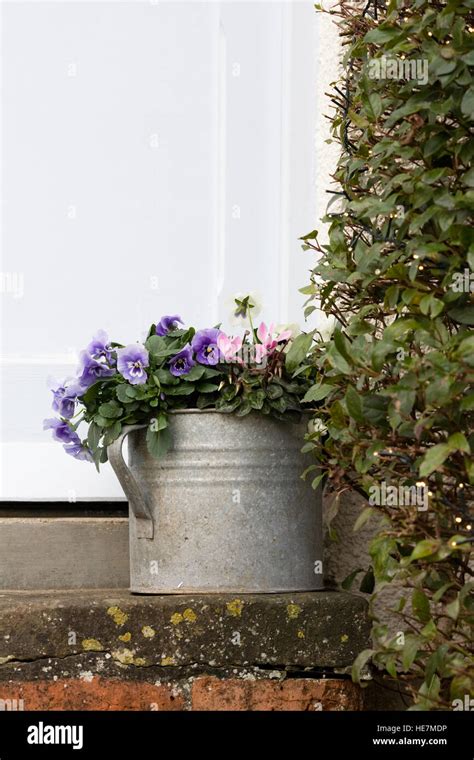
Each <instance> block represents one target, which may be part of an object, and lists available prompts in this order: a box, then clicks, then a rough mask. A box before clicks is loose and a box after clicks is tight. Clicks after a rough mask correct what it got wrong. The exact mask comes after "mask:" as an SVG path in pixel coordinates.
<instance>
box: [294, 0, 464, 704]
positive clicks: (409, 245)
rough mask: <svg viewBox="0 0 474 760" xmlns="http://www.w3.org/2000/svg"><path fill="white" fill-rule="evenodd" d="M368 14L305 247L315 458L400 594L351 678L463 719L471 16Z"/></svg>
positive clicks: (421, 1) (359, 14)
mask: <svg viewBox="0 0 474 760" xmlns="http://www.w3.org/2000/svg"><path fill="white" fill-rule="evenodd" d="M362 8H363V6H362V5H360V4H357V3H351V2H342V3H341V4H340V6H339V8H338V10H337V12H336V15H337V16H338V24H339V25H340V32H341V35H342V40H343V43H344V53H345V55H344V72H345V74H344V78H343V79H342V81H340V82H339V83H337V84H336V86H335V90H334V94H333V103H334V104H335V106H336V110H335V113H334V115H333V120H332V124H333V137H334V139H336V140H337V141H338V142H340V144H341V148H342V150H341V156H340V160H339V162H338V165H337V169H336V172H335V175H334V176H335V179H336V180H337V182H338V183H339V185H340V187H339V188H338V190H339V191H340V192H339V194H338V195H336V196H335V200H336V202H335V203H334V202H333V203H332V205H331V204H330V207H329V210H328V215H327V217H326V221H328V222H329V240H328V243H327V245H322V244H320V243H319V242H318V236H317V232H316V231H313V232H312V233H310V234H309V235H306V236H305V237H304V238H303V240H304V248H306V249H314V250H315V251H317V252H318V254H320V258H319V259H318V262H317V266H316V267H315V269H314V271H313V274H312V278H311V284H310V285H309V286H308V287H306V288H304V289H303V292H305V293H306V294H307V295H308V296H309V300H308V306H307V314H309V313H310V312H311V311H312V310H313V309H314V308H315V307H316V305H317V303H316V301H319V302H320V303H321V308H323V310H324V311H325V312H326V313H327V314H331V315H333V316H334V317H335V318H336V319H337V328H336V330H335V332H334V334H333V336H332V338H331V339H330V340H329V341H327V342H325V343H323V342H322V341H321V342H320V343H319V344H318V347H317V349H316V351H315V363H316V366H317V368H318V370H319V372H320V375H319V377H320V380H319V382H318V383H317V384H316V386H314V388H313V389H312V390H311V391H310V392H309V395H310V397H311V398H312V399H313V400H314V401H318V403H320V404H321V406H320V407H319V408H318V409H317V415H318V417H319V418H320V419H321V421H322V423H323V425H324V426H325V428H326V430H324V428H323V432H321V431H319V432H315V433H314V434H313V435H312V437H311V441H312V444H313V446H314V448H315V452H316V454H317V456H318V457H319V458H320V460H321V462H322V468H323V473H324V477H325V479H326V480H327V482H328V485H329V487H330V489H332V490H333V491H335V492H338V491H341V490H343V489H345V488H347V487H348V486H350V487H352V488H353V489H355V490H356V491H359V492H360V493H362V494H364V495H365V496H366V497H367V498H369V502H370V504H371V505H369V506H368V507H366V508H365V509H364V511H363V512H362V513H361V515H360V517H359V519H358V521H357V522H358V526H360V525H362V524H363V523H364V522H366V521H367V520H368V519H370V518H371V516H372V515H374V514H378V515H380V514H381V515H382V516H383V518H384V519H383V527H382V528H381V529H380V530H378V531H377V534H376V536H375V538H374V539H373V541H372V543H371V546H370V550H369V551H370V555H371V558H372V565H371V567H370V568H369V571H368V574H367V575H366V576H365V578H364V582H363V589H364V590H367V589H369V590H371V587H373V586H374V590H373V598H374V599H375V598H377V594H378V592H379V591H380V590H381V589H382V588H384V587H387V585H388V584H393V583H394V582H398V583H400V584H401V585H402V588H403V593H402V596H401V599H400V602H399V604H397V613H398V615H399V616H400V630H399V631H398V632H396V633H394V632H393V631H392V632H389V630H388V629H387V626H386V625H384V624H383V623H381V622H380V621H379V620H377V619H376V618H375V619H374V625H373V648H372V649H371V650H369V651H366V652H363V653H362V654H361V655H360V656H359V658H358V659H357V661H356V663H355V665H354V677H355V678H356V679H359V677H360V673H361V670H362V669H363V666H364V665H365V663H367V662H368V661H371V662H372V664H373V665H374V666H375V667H376V668H379V669H380V670H382V671H384V672H386V673H388V674H389V676H390V677H391V678H394V679H397V681H399V682H401V683H402V685H403V690H404V691H405V692H406V693H407V694H409V695H410V696H411V697H412V707H413V708H414V709H452V708H453V707H454V708H455V709H462V708H461V707H460V706H459V705H460V702H455V701H454V700H461V701H462V700H464V699H465V696H466V695H469V694H472V692H473V689H474V666H473V650H472V640H473V637H472V623H473V620H474V600H473V589H474V583H473V571H472V565H470V562H469V559H470V552H471V548H472V535H473V534H472V526H471V516H470V514H472V513H471V512H470V510H471V508H472V505H473V501H474V459H473V456H472V452H473V451H474V331H473V329H472V326H473V325H474V295H473V291H474V229H473V215H472V210H473V205H474V189H473V188H474V163H473V156H474V140H473V127H474V122H473V118H474V72H473V65H474V46H473V40H474V34H473V33H474V0H446V1H445V2H428V1H427V0H410V2H404V1H403V0H391V2H388V3H386V4H383V3H375V2H369V3H368V4H367V6H366V7H365V9H364V10H362ZM400 75H401V76H400ZM377 77H379V78H377ZM382 77H384V78H382ZM310 446H311V444H307V448H308V447H310ZM350 580H351V579H350ZM350 580H348V582H347V584H346V586H348V585H349V583H350ZM374 584H375V585H374Z"/></svg>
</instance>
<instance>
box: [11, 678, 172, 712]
mask: <svg viewBox="0 0 474 760" xmlns="http://www.w3.org/2000/svg"><path fill="white" fill-rule="evenodd" d="M0 699H17V700H18V699H23V701H24V709H25V710H183V709H184V699H183V696H182V695H181V694H179V693H177V691H176V690H175V689H174V688H173V684H170V685H165V684H160V685H159V686H155V685H154V684H150V683H141V682H136V681H135V682H132V681H119V680H114V679H106V678H101V677H100V676H95V677H94V678H92V680H90V681H86V680H83V679H78V678H68V679H58V680H57V681H20V682H11V683H9V684H5V683H2V684H0Z"/></svg>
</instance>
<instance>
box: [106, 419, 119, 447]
mask: <svg viewBox="0 0 474 760" xmlns="http://www.w3.org/2000/svg"><path fill="white" fill-rule="evenodd" d="M121 432H122V424H121V423H120V422H119V421H118V420H116V421H115V422H114V424H113V425H111V426H110V427H108V428H107V430H106V431H105V434H104V446H110V444H111V443H113V442H114V441H115V440H116V439H117V438H118V437H119V435H120V433H121Z"/></svg>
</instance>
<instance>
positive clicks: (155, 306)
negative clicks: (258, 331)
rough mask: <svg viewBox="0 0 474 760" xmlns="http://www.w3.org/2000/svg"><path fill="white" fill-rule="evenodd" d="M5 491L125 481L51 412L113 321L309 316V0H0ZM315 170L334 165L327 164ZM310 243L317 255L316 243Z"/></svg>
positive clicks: (12, 496)
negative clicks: (241, 304)
mask: <svg viewBox="0 0 474 760" xmlns="http://www.w3.org/2000/svg"><path fill="white" fill-rule="evenodd" d="M1 13H2V48H1V61H2V99H1V127H2V152H1V159H2V186H1V195H2V263H1V274H2V289H1V293H0V301H1V307H2V329H1V346H0V365H1V367H0V369H1V383H2V387H1V391H2V420H1V431H0V447H1V448H0V455H1V480H0V499H3V500H35V499H37V500H43V499H45V500H46V499H48V500H54V499H57V500H68V499H70V500H72V499H74V498H75V499H78V500H80V499H114V498H122V492H121V489H120V487H119V485H118V483H117V482H116V480H115V477H114V475H113V473H112V472H111V470H110V468H109V466H108V465H107V466H106V467H105V468H104V469H103V472H102V474H101V475H100V476H98V475H97V473H96V472H95V469H94V467H93V466H92V465H89V464H87V463H83V462H76V461H75V460H73V459H72V458H69V457H67V456H66V454H65V453H64V452H63V450H62V447H61V445H60V444H58V443H51V442H50V438H49V433H44V432H43V431H42V420H43V418H45V417H48V416H52V413H51V410H50V394H49V392H48V390H47V386H46V378H47V377H48V376H50V375H53V376H57V377H58V378H60V379H61V378H63V377H64V376H65V375H70V374H73V373H74V369H75V362H76V358H77V353H78V351H79V350H80V349H81V348H82V347H84V346H85V345H86V344H87V343H88V342H89V340H90V338H91V337H92V335H93V333H94V332H95V331H96V330H97V329H98V328H104V329H106V330H107V331H108V332H109V334H110V335H111V336H112V337H113V338H115V339H117V340H120V341H122V342H124V343H126V342H132V341H134V340H136V339H138V338H141V337H143V335H144V333H145V332H146V331H147V329H148V327H149V325H150V324H151V323H152V322H153V321H157V320H158V319H159V317H160V316H161V315H162V314H166V313H175V312H178V313H180V314H181V315H182V316H183V318H184V319H185V320H186V322H187V323H191V324H195V325H198V326H205V325H209V324H214V323H215V322H216V321H217V320H219V321H220V320H222V319H223V321H224V325H226V318H225V313H224V312H225V308H226V303H227V302H228V299H229V297H231V295H232V294H233V293H235V292H236V291H248V290H252V291H258V292H260V294H261V295H262V297H263V302H264V317H265V318H266V319H268V320H272V319H274V320H275V321H277V322H282V321H299V322H301V313H302V312H301V304H302V302H303V297H302V296H300V295H299V294H298V292H297V289H298V287H301V286H302V285H304V284H305V283H306V282H307V278H308V275H307V270H308V269H309V268H310V266H311V259H310V257H308V254H304V253H301V250H300V243H299V242H298V240H297V238H298V236H299V235H301V234H303V233H304V232H306V231H308V230H309V229H310V228H311V226H312V225H314V220H315V209H316V204H317V203H318V196H319V195H323V196H324V191H325V189H326V188H327V186H328V184H327V181H328V180H327V174H326V173H325V172H324V171H321V167H315V165H314V140H315V132H316V126H315V125H316V123H317V122H318V124H321V122H322V117H321V114H317V113H316V107H315V102H316V101H315V92H316V85H317V83H316V82H315V61H316V60H317V55H318V45H317V44H316V43H317V33H318V23H319V22H318V20H317V18H316V16H315V14H314V9H313V5H312V3H311V2H297V3H261V2H255V3H254V2H241V3H217V2H202V3H197V2H159V3H155V2H120V3H118V2H117V3H115V2H82V3H81V2H72V3H70V2H41V1H40V2H18V3H17V2H3V3H2V4H1ZM316 178H317V181H316ZM307 257H308V258H307Z"/></svg>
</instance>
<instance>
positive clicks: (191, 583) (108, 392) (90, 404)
mask: <svg viewBox="0 0 474 760" xmlns="http://www.w3.org/2000/svg"><path fill="white" fill-rule="evenodd" d="M253 308H254V302H253V300H252V298H251V297H250V296H246V297H245V298H241V299H236V309H235V311H236V314H237V315H239V316H240V317H241V318H242V319H245V320H248V329H246V330H245V332H244V334H243V335H242V336H240V337H236V336H229V335H227V334H225V333H224V332H223V331H222V330H221V329H220V328H219V327H212V328H208V329H202V330H198V331H196V330H195V329H194V328H192V327H189V328H188V327H185V326H184V325H183V322H182V320H181V317H180V316H178V315H171V316H165V317H162V318H161V319H160V321H159V322H158V323H157V324H153V325H152V326H151V327H150V330H149V331H148V335H147V338H146V340H145V341H144V343H143V344H141V343H133V344H131V345H127V346H122V345H121V344H119V343H114V342H110V341H109V339H108V336H107V335H106V334H105V333H104V332H103V331H101V332H99V333H98V334H97V335H96V336H95V337H94V339H93V340H92V342H91V343H90V344H89V345H88V346H87V348H86V350H85V351H83V352H82V353H81V356H80V366H79V371H78V375H77V377H76V378H71V379H69V380H68V381H66V382H64V383H62V384H60V385H55V386H54V387H53V388H52V390H53V409H54V410H55V411H56V412H57V414H58V417H56V418H54V419H48V420H45V424H44V427H45V429H51V430H52V431H53V436H54V438H55V439H57V440H59V441H60V442H62V443H63V445H64V449H65V451H66V452H67V453H68V454H70V455H72V456H74V457H75V458H77V459H81V460H86V461H90V462H94V463H95V465H96V467H97V468H98V469H99V466H100V464H101V463H104V462H106V461H107V459H109V460H110V463H111V465H112V467H113V469H114V471H115V472H116V474H117V476H118V478H119V480H120V482H121V484H122V487H123V489H124V491H125V493H126V495H127V497H128V499H129V502H130V507H131V509H130V550H131V590H132V591H133V592H136V593H189V592H195V591H196V592H213V591H229V592H239V593H245V592H273V591H275V592H276V591H296V590H310V589H318V588H320V587H321V585H322V561H321V560H322V557H321V551H322V547H321V522H320V521H321V509H320V504H319V499H318V494H317V493H315V489H314V490H313V489H311V487H308V485H307V484H306V482H305V481H304V480H303V479H302V478H301V474H302V470H303V462H304V459H305V455H303V454H302V453H301V447H302V444H303V440H304V435H305V432H306V430H307V420H305V408H306V407H307V405H308V400H307V399H306V398H305V396H306V393H307V391H308V389H309V388H310V387H311V386H313V385H314V382H315V370H314V367H313V363H312V362H310V361H308V360H307V359H308V354H309V353H310V351H311V347H312V340H313V333H307V334H305V333H300V334H298V335H295V334H294V331H291V330H289V329H282V330H280V331H275V330H274V328H273V326H270V327H269V328H267V326H266V325H265V323H263V322H262V323H261V324H260V325H259V327H257V328H254V326H253V323H252V316H251V312H252V309H253ZM83 423H86V424H87V425H88V428H87V435H86V437H85V438H81V437H80V435H79V432H78V428H79V426H81V425H83ZM129 434H130V435H129ZM127 435H129V446H128V448H129V466H127V465H126V464H125V462H124V460H123V458H122V453H121V449H122V443H123V440H124V438H125V437H126V436H127ZM315 469H316V466H315V465H314V464H311V465H310V467H309V470H310V471H312V470H315Z"/></svg>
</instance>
